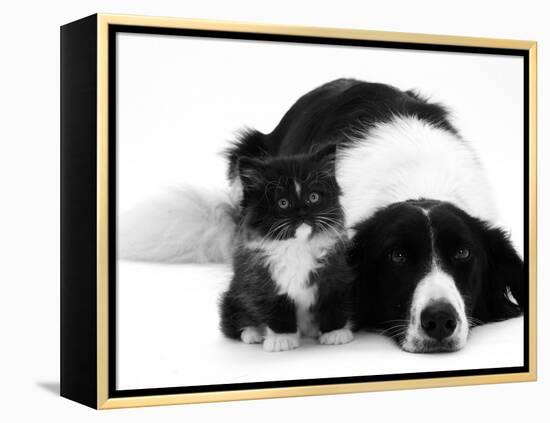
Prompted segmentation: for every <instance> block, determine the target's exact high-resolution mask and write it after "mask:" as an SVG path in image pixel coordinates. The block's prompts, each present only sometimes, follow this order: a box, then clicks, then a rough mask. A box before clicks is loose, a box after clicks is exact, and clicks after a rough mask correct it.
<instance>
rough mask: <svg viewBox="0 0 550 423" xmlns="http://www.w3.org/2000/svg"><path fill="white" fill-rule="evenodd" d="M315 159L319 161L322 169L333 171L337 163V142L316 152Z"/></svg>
mask: <svg viewBox="0 0 550 423" xmlns="http://www.w3.org/2000/svg"><path fill="white" fill-rule="evenodd" d="M314 161H315V162H316V163H319V165H320V166H321V168H322V169H325V170H327V171H329V172H330V173H333V172H334V167H335V163H336V144H329V145H327V146H325V147H323V148H321V149H320V150H319V151H317V152H316V153H314Z"/></svg>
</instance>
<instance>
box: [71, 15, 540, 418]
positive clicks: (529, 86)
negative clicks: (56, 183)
mask: <svg viewBox="0 0 550 423" xmlns="http://www.w3.org/2000/svg"><path fill="white" fill-rule="evenodd" d="M536 351H537V350H536V43H535V42H532V41H513V40H499V39H484V38H467V37H454V36H439V35H437V36H436V35H421V34H404V33H390V32H374V31H366V30H358V29H354V30H351V29H329V28H311V27H291V26H271V25H256V24H243V23H228V22H212V21H204V20H188V19H173V18H153V17H137V16H120V15H103V14H98V15H93V16H89V17H87V18H84V19H81V20H78V21H75V22H72V23H69V24H67V25H65V26H63V27H62V28H61V394H62V395H63V396H64V397H67V398H69V399H72V400H75V401H78V402H80V403H83V404H86V405H88V406H90V407H94V408H118V407H132V406H143V405H161V404H179V403H192V402H209V401H222V400H236V399H249V398H270V397H283V396H298V395H317V394H331V393H346V392H360V391H374V390H389V389H405V388H420V387H438V386H453V385H465V384H482V383H499V382H519V381H532V380H535V379H536Z"/></svg>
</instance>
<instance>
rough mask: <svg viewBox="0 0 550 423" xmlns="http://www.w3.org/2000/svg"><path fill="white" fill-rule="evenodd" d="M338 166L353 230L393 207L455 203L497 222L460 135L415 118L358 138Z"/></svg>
mask: <svg viewBox="0 0 550 423" xmlns="http://www.w3.org/2000/svg"><path fill="white" fill-rule="evenodd" d="M353 141H354V144H353V145H352V146H351V147H346V148H343V149H342V151H340V152H339V154H338V160H337V163H336V169H337V180H338V183H339V185H340V188H341V189H342V193H343V195H342V198H341V203H342V206H343V208H344V212H345V217H346V224H347V226H348V227H352V226H354V225H355V224H356V223H358V222H360V221H362V220H364V219H366V218H368V217H370V216H371V215H372V214H373V213H374V212H375V211H376V210H378V209H379V208H382V207H386V206H388V205H390V204H392V203H396V202H401V201H405V200H410V199H419V198H429V199H433V200H441V201H449V202H451V203H453V204H455V205H456V206H458V207H460V208H462V209H463V210H464V211H466V212H467V213H469V214H470V215H472V216H476V217H478V218H481V219H484V220H486V221H489V222H494V221H495V220H496V219H497V212H496V207H495V205H494V202H493V201H492V195H491V190H490V186H489V181H488V178H487V176H486V174H485V171H484V169H483V167H482V165H481V163H480V161H479V159H478V158H477V157H476V155H475V153H474V151H473V150H472V149H471V148H470V146H469V145H468V144H467V143H466V141H464V140H462V139H461V138H460V137H458V136H457V135H455V134H453V133H452V132H449V131H446V130H444V129H440V128H437V127H435V126H433V125H431V124H430V123H428V122H426V121H423V120H420V119H418V118H415V117H407V116H396V117H395V118H394V119H393V120H392V121H390V122H386V123H381V124H378V125H377V126H376V127H375V128H373V129H371V130H370V131H369V132H368V134H367V135H362V134H360V133H359V134H358V135H356V136H355V137H354V139H353Z"/></svg>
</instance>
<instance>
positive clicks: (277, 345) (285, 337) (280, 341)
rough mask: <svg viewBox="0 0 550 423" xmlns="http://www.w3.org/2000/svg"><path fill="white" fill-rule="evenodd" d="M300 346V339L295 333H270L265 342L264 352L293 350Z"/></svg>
mask: <svg viewBox="0 0 550 423" xmlns="http://www.w3.org/2000/svg"><path fill="white" fill-rule="evenodd" d="M299 345H300V339H299V338H298V335H297V334H295V333H273V332H271V331H270V333H268V335H267V336H266V337H265V340H264V350H265V351H269V352H278V351H288V350H293V349H294V348H298V346H299Z"/></svg>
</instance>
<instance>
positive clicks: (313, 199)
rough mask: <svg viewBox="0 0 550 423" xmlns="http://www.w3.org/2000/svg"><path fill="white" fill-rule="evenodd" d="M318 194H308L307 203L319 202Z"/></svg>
mask: <svg viewBox="0 0 550 423" xmlns="http://www.w3.org/2000/svg"><path fill="white" fill-rule="evenodd" d="M319 198H320V197H319V194H317V193H316V192H312V193H310V194H309V201H310V202H311V203H316V202H317V201H319Z"/></svg>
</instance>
